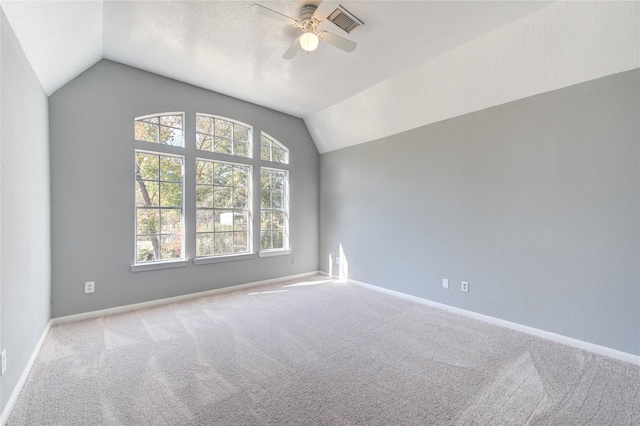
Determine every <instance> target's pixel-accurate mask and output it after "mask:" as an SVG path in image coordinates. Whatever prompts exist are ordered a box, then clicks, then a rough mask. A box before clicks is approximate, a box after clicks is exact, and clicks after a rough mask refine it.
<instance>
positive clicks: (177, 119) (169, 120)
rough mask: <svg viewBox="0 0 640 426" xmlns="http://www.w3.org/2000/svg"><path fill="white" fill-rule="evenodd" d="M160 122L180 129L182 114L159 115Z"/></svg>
mask: <svg viewBox="0 0 640 426" xmlns="http://www.w3.org/2000/svg"><path fill="white" fill-rule="evenodd" d="M160 124H162V125H163V126H169V127H177V128H178V129H182V115H163V116H162V117H160Z"/></svg>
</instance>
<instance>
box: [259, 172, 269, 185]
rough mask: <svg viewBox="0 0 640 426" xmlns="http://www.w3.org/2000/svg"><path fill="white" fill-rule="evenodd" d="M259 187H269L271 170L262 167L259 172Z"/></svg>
mask: <svg viewBox="0 0 640 426" xmlns="http://www.w3.org/2000/svg"><path fill="white" fill-rule="evenodd" d="M260 187H261V188H262V189H269V188H271V170H265V169H262V171H261V172H260Z"/></svg>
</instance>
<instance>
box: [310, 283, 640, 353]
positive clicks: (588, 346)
mask: <svg viewBox="0 0 640 426" xmlns="http://www.w3.org/2000/svg"><path fill="white" fill-rule="evenodd" d="M321 274H323V275H327V276H328V275H329V274H327V273H326V272H321ZM347 282H348V283H350V284H354V285H357V286H360V287H365V288H368V289H371V290H375V291H379V292H381V293H386V294H389V295H392V296H396V297H401V298H403V299H407V300H412V301H414V302H418V303H421V304H423V305H427V306H431V307H434V308H438V309H442V310H444V311H448V312H452V313H454V314H458V315H464V316H466V317H469V318H473V319H477V320H480V321H484V322H487V323H489V324H493V325H498V326H500V327H505V328H510V329H512V330H516V331H520V332H522V333H527V334H531V335H533V336H537V337H541V338H543V339H547V340H551V341H554V342H557V343H562V344H564V345H567V346H571V347H574V348H578V349H582V350H585V351H588V352H593V353H596V354H598V355H604V356H607V357H610V358H614V359H617V360H620V361H624V362H628V363H631V364H634V365H640V356H638V355H634V354H630V353H627V352H622V351H618V350H615V349H611V348H607V347H606V346H600V345H596V344H594V343H589V342H585V341H582V340H578V339H574V338H571V337H567V336H563V335H560V334H556V333H552V332H550V331H545V330H540V329H537V328H533V327H529V326H526V325H522V324H518V323H515V322H511V321H506V320H503V319H500V318H495V317H491V316H488V315H483V314H479V313H476V312H473V311H468V310H466V309H461V308H456V307H455V306H449V305H445V304H443V303H438V302H433V301H431V300H427V299H423V298H420V297H417V296H411V295H409V294H405V293H401V292H399V291H394V290H389V289H386V288H383V287H378V286H375V285H371V284H367V283H363V282H360V281H356V280H352V279H349V280H347Z"/></svg>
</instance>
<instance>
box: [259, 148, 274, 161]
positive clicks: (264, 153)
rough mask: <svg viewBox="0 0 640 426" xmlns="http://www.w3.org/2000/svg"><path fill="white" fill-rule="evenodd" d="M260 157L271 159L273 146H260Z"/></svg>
mask: <svg viewBox="0 0 640 426" xmlns="http://www.w3.org/2000/svg"><path fill="white" fill-rule="evenodd" d="M260 159H261V160H263V161H271V148H269V147H268V146H264V145H262V146H261V147H260Z"/></svg>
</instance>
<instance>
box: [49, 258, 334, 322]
mask: <svg viewBox="0 0 640 426" xmlns="http://www.w3.org/2000/svg"><path fill="white" fill-rule="evenodd" d="M321 274H322V273H321V272H320V271H312V272H305V273H304V274H297V275H290V276H287V277H279V278H272V279H269V280H263V281H255V282H252V283H247V284H239V285H235V286H230V287H223V288H216V289H213V290H207V291H201V292H198V293H190V294H183V295H181V296H174V297H167V298H164V299H157V300H150V301H148V302H141V303H134V304H131V305H124V306H116V307H114V308H107V309H100V310H98V311H91V312H83V313H81V314H75V315H67V316H64V317H57V318H53V319H52V320H51V323H52V325H58V324H66V323H69V322H76V321H83V320H86V319H92V318H98V317H103V316H107V315H114V314H121V313H124V312H129V311H134V310H137V309H144V308H152V307H155V306H162V305H167V304H169V303H176V302H182V301H185V300H191V299H197V298H198V297H206V296H213V295H214V294H220V293H228V292H230V291H236V290H242V289H245V288H251V287H259V286H264V285H268V284H275V283H279V282H282V281H289V280H295V279H298V278H305V277H310V276H313V275H321Z"/></svg>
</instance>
